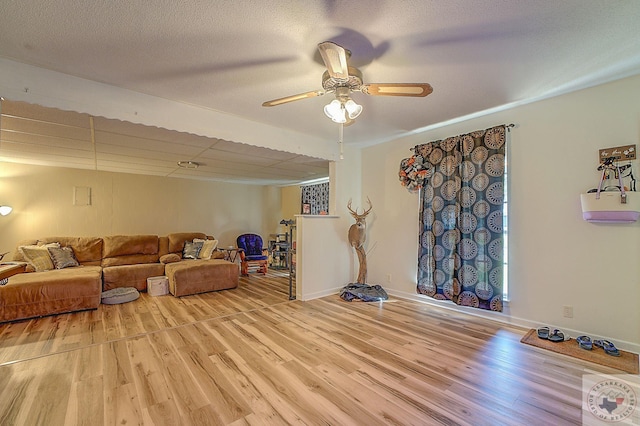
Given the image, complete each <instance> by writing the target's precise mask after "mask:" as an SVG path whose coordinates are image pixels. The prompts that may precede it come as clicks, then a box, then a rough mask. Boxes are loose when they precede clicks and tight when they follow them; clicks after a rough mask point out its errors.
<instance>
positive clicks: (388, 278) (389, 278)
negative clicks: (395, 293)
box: [387, 274, 391, 283]
mask: <svg viewBox="0 0 640 426" xmlns="http://www.w3.org/2000/svg"><path fill="white" fill-rule="evenodd" d="M387 282H388V283H391V274H387Z"/></svg>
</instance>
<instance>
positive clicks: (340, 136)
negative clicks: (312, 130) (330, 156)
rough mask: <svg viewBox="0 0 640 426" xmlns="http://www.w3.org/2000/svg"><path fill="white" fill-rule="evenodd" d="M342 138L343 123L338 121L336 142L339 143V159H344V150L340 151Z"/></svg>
mask: <svg viewBox="0 0 640 426" xmlns="http://www.w3.org/2000/svg"><path fill="white" fill-rule="evenodd" d="M343 138H344V123H340V128H339V129H338V143H339V144H340V159H341V160H344V152H343V151H342V139H343Z"/></svg>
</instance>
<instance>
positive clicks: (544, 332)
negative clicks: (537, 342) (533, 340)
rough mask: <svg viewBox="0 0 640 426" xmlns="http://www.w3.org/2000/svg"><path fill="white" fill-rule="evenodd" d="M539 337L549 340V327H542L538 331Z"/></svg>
mask: <svg viewBox="0 0 640 426" xmlns="http://www.w3.org/2000/svg"><path fill="white" fill-rule="evenodd" d="M538 337H539V338H541V339H548V338H549V327H540V328H539V329H538Z"/></svg>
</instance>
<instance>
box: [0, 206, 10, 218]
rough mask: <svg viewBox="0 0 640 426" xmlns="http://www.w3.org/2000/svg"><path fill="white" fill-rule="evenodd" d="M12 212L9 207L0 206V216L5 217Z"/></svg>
mask: <svg viewBox="0 0 640 426" xmlns="http://www.w3.org/2000/svg"><path fill="white" fill-rule="evenodd" d="M12 210H13V208H12V207H11V206H0V215H2V216H6V215H8V214H9V213H11V211H12Z"/></svg>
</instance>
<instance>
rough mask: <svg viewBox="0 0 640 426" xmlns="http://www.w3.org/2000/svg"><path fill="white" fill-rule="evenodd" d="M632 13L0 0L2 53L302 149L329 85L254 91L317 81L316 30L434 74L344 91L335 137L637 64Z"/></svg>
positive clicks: (303, 2)
mask: <svg viewBox="0 0 640 426" xmlns="http://www.w3.org/2000/svg"><path fill="white" fill-rule="evenodd" d="M638 22H640V2H639V1H636V0H609V1H601V0H563V1H557V0H539V1H531V0H503V1H500V0H473V1H471V0H468V1H462V0H432V1H427V0H405V1H392V0H386V1H329V0H326V1H317V0H285V1H275V0H267V1H251V2H249V1H236V2H232V1H188V2H176V1H175V0H158V1H155V2H132V1H130V0H112V1H91V2H87V1H86V0H59V1H55V2H52V1H46V0H34V1H3V2H1V3H0V58H5V59H8V60H11V61H16V62H19V63H24V64H30V65H34V66H37V67H41V68H43V69H47V70H53V71H57V72H60V73H64V74H68V75H72V76H76V77H81V78H83V79H88V80H91V81H95V82H100V83H105V84H107V85H109V86H114V87H118V88H124V89H129V90H131V91H133V92H136V93H141V94H146V95H152V96H155V97H158V98H162V99H163V100H171V101H176V102H179V103H181V104H186V105H190V106H195V107H199V108H202V109H203V110H206V111H215V112H219V113H221V114H227V115H228V117H230V118H233V119H235V118H237V117H240V118H242V119H244V120H246V123H256V125H258V124H260V125H266V126H269V128H274V129H281V130H283V131H290V132H293V133H292V134H294V135H299V136H300V137H299V138H298V139H301V140H302V141H301V142H299V144H301V145H302V146H301V148H300V149H301V150H302V151H303V153H305V152H306V151H307V149H308V147H306V148H305V146H304V139H305V138H308V139H309V140H314V141H315V140H322V141H326V142H327V143H333V144H334V145H335V141H336V138H337V134H338V130H337V125H336V124H335V123H332V122H331V121H330V120H329V119H327V118H326V117H325V116H324V114H323V112H322V109H323V106H324V105H325V104H326V103H328V102H329V101H330V100H331V95H326V96H324V97H317V98H312V99H306V100H302V101H298V102H292V103H289V104H285V105H281V106H277V107H271V108H264V107H262V106H261V104H262V102H263V101H266V100H270V99H274V98H279V97H283V96H287V95H292V94H296V93H302V92H307V91H311V90H316V89H320V88H321V76H322V73H323V71H324V66H323V65H322V62H321V60H320V58H319V55H318V53H317V44H318V43H319V42H321V41H324V40H332V41H334V42H337V43H339V44H341V45H342V46H344V47H346V48H348V49H350V50H351V52H352V57H351V65H354V66H357V67H359V68H360V70H361V71H362V72H363V73H364V80H365V83H402V82H407V83H412V82H427V83H430V84H431V85H432V86H433V88H434V92H433V94H431V95H429V96H428V97H426V98H400V97H398V98H396V97H374V96H367V95H364V94H360V93H355V94H354V95H353V98H354V99H355V100H356V101H357V102H359V103H361V104H362V105H363V107H364V111H363V113H362V115H361V116H360V117H359V118H358V119H357V120H356V122H355V123H354V124H353V125H351V126H349V127H346V128H345V132H344V141H345V144H353V145H356V144H360V145H366V144H374V143H379V142H384V141H387V140H391V139H393V138H396V137H398V136H401V135H402V134H405V133H407V132H415V131H419V129H424V128H429V127H430V126H436V125H438V123H443V122H447V121H449V120H454V119H459V118H460V117H465V116H469V115H472V114H478V113H481V112H482V111H487V110H492V109H496V108H501V107H504V106H508V105H513V104H515V103H523V102H529V101H532V100H536V99H542V98H545V97H549V96H553V95H555V94H560V93H565V92H568V91H572V90H577V89H580V88H584V87H588V86H591V85H595V84H598V83H602V82H606V81H611V80H614V79H618V78H622V77H626V76H629V75H635V74H638V73H640V37H638ZM1 72H2V70H1V69H0V73H1ZM0 79H1V76H0ZM0 88H2V87H1V86H0ZM0 95H2V96H5V97H8V96H7V94H3V93H0ZM16 100H18V99H16ZM55 101H56V100H55V99H52V100H51V102H50V104H55ZM49 106H55V105H49ZM81 112H82V111H81ZM108 118H115V117H108ZM159 120H160V119H159ZM229 121H233V120H229ZM96 123H97V122H96ZM167 127H168V128H170V126H167ZM242 127H246V126H242ZM238 130H240V127H239V128H238ZM231 134H233V132H232V131H231ZM238 134H239V135H240V134H241V132H238ZM207 136H211V134H209V135H207ZM218 137H222V138H224V139H226V140H228V141H229V142H236V143H251V144H258V145H261V146H263V147H269V146H271V144H272V143H273V141H272V140H264V141H260V142H259V143H256V142H255V141H248V140H242V139H241V137H240V136H239V139H238V140H236V139H232V138H231V137H228V136H218ZM296 137H297V136H296ZM187 139H189V138H187ZM210 139H211V138H210ZM265 139H268V138H265ZM195 140H198V139H197V138H195ZM229 142H227V143H229ZM219 143H220V142H217V140H216V139H215V138H214V139H212V140H208V141H207V143H205V144H204V145H207V144H211V145H213V146H209V147H208V148H212V147H213V148H215V146H216V144H219ZM185 144H187V145H188V144H190V142H185ZM116 145H117V144H114V145H113V146H116ZM120 145H121V146H122V148H123V149H124V148H127V147H128V143H127V142H124V141H122V142H121V144H120ZM196 145H197V144H196ZM231 146H235V145H234V144H231ZM243 146H244V145H243ZM236 148H237V147H236ZM113 154H114V157H113V158H112V159H111V160H108V159H107V158H106V157H105V159H104V164H107V163H108V161H112V163H111V164H116V163H118V162H119V161H121V160H122V159H120V158H118V157H117V155H119V153H117V152H116V153H113ZM126 156H127V155H125V157H126ZM327 158H328V157H327ZM156 160H160V159H156ZM172 160H173V159H172ZM172 160H171V161H172ZM287 160H288V159H285V161H287ZM97 161H98V162H99V163H101V164H102V163H103V162H102V161H101V160H100V158H98V160H97ZM222 161H225V160H222ZM294 161H295V160H294ZM158 167H162V165H158ZM212 167H215V166H212ZM163 172H164V171H163Z"/></svg>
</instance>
